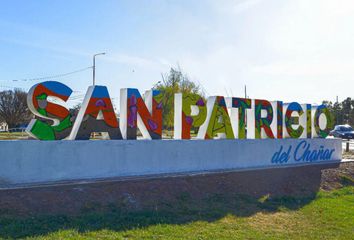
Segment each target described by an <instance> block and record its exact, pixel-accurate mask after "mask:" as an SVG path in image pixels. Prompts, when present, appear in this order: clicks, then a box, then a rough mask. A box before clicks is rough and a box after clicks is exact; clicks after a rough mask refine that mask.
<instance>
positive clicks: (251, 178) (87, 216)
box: [0, 164, 338, 238]
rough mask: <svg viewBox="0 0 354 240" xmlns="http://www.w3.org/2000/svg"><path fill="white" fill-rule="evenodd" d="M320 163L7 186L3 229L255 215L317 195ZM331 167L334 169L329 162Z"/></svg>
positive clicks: (27, 232)
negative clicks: (45, 185)
mask: <svg viewBox="0 0 354 240" xmlns="http://www.w3.org/2000/svg"><path fill="white" fill-rule="evenodd" d="M337 167H338V165H333V164H331V165H315V166H306V167H296V168H283V169H269V170H259V171H249V172H234V173H223V174H211V175H198V176H188V177H175V178H163V179H149V180H135V181H124V182H121V181H116V182H104V183H103V182H102V183H92V184H84V185H70V186H57V187H40V188H33V189H21V190H2V191H0V214H1V215H0V216H1V217H0V237H3V238H18V237H28V236H31V237H35V236H38V235H45V234H48V233H51V232H55V231H58V230H63V229H76V230H78V231H79V232H86V231H94V230H100V229H110V230H114V231H122V230H129V229H133V228H141V227H146V226H150V225H155V224H183V223H188V222H192V221H209V222H210V221H215V220H218V219H220V218H222V217H224V216H226V215H229V214H233V215H236V216H239V217H247V216H252V215H253V214H255V213H257V212H275V211H277V210H279V209H280V208H287V209H291V210H296V209H299V208H301V207H302V206H304V205H306V204H308V203H309V202H311V201H312V200H313V199H314V198H315V197H316V194H317V192H318V190H319V188H320V185H321V171H322V170H323V169H324V168H337ZM326 171H328V170H326Z"/></svg>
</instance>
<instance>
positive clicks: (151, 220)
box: [0, 179, 354, 239]
mask: <svg viewBox="0 0 354 240" xmlns="http://www.w3.org/2000/svg"><path fill="white" fill-rule="evenodd" d="M344 181H345V182H348V181H349V180H348V179H345V180H344ZM0 216H1V217H0V237H2V238H28V239H289V238H290V239H352V238H353V233H354V187H353V186H352V184H350V183H349V184H348V185H347V186H345V187H343V188H341V189H339V190H335V191H331V192H324V191H320V192H318V193H317V194H316V195H314V196H312V197H307V198H294V197H282V198H271V197H270V196H269V195H265V196H262V197H260V198H258V199H256V198H252V197H249V196H241V195H227V196H226V195H221V194H215V195H212V196H208V197H207V198H205V199H203V200H202V201H200V202H195V201H194V199H192V198H191V197H190V196H189V194H188V193H182V194H181V195H180V197H179V198H178V201H177V203H176V204H173V205H171V206H167V207H165V208H164V210H157V209H156V210H155V211H127V210H123V209H122V208H120V207H118V206H115V205H111V206H108V207H107V209H105V210H104V211H103V210H98V209H95V208H94V207H92V206H91V207H88V208H87V209H83V212H82V214H79V215H77V216H34V217H18V216H5V214H1V215H0Z"/></svg>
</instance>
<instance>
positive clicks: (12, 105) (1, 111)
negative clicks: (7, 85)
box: [0, 89, 32, 129]
mask: <svg viewBox="0 0 354 240" xmlns="http://www.w3.org/2000/svg"><path fill="white" fill-rule="evenodd" d="M31 117H32V114H31V112H30V111H29V109H28V107H27V93H26V92H24V91H21V90H20V89H15V90H14V91H12V90H8V91H2V92H0V120H1V121H4V122H6V124H7V125H8V127H9V129H10V128H15V127H18V126H20V125H22V124H28V122H29V121H30V119H31Z"/></svg>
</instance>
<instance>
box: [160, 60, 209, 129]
mask: <svg viewBox="0 0 354 240" xmlns="http://www.w3.org/2000/svg"><path fill="white" fill-rule="evenodd" d="M154 88H155V89H158V90H160V91H163V92H164V99H163V100H162V104H163V110H162V119H163V127H164V128H165V129H172V128H173V121H174V94H175V93H196V94H199V95H201V96H203V95H204V94H203V93H202V91H201V90H200V86H199V84H196V83H194V82H192V81H191V80H190V79H189V77H188V76H187V75H186V74H184V73H182V70H181V69H180V68H179V67H178V68H171V69H170V71H169V72H168V73H166V74H162V82H159V83H157V84H156V85H155V87H154Z"/></svg>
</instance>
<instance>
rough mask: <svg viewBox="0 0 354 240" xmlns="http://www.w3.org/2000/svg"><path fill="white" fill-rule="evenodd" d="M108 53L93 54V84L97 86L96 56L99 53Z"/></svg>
mask: <svg viewBox="0 0 354 240" xmlns="http://www.w3.org/2000/svg"><path fill="white" fill-rule="evenodd" d="M105 54H106V53H105V52H103V53H96V54H94V55H93V66H92V85H93V86H95V83H96V79H95V78H96V56H98V55H105Z"/></svg>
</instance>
